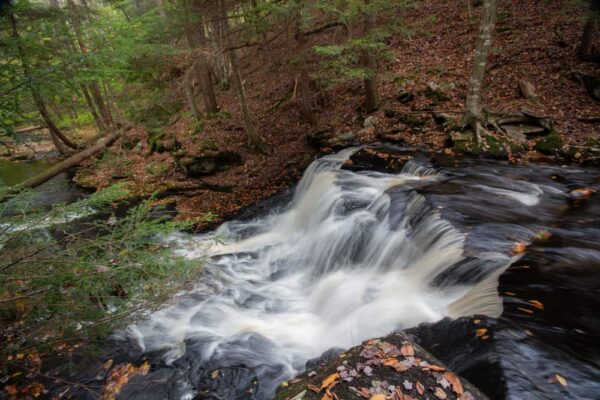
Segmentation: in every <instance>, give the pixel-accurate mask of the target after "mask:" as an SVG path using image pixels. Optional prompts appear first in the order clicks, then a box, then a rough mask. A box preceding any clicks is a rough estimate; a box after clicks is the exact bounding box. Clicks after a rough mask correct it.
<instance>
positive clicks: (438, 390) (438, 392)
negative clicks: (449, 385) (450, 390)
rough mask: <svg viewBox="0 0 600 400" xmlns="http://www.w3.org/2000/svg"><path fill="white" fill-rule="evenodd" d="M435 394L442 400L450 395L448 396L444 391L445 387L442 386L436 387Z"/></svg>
mask: <svg viewBox="0 0 600 400" xmlns="http://www.w3.org/2000/svg"><path fill="white" fill-rule="evenodd" d="M433 394H434V395H435V397H437V398H438V399H442V400H443V399H446V398H447V397H448V396H446V392H444V389H442V388H441V387H436V388H435V392H433Z"/></svg>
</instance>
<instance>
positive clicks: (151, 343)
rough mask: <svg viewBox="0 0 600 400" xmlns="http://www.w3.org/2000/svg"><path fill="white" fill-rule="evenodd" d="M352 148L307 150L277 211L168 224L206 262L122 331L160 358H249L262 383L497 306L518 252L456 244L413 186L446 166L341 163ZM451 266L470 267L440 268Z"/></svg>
mask: <svg viewBox="0 0 600 400" xmlns="http://www.w3.org/2000/svg"><path fill="white" fill-rule="evenodd" d="M357 150H358V149H349V150H344V151H342V152H340V153H338V154H335V155H330V156H326V157H323V158H321V159H319V160H316V161H315V162H313V163H312V165H311V166H310V167H309V168H308V169H307V170H306V172H305V174H304V176H303V178H302V180H301V181H300V183H299V184H298V186H297V188H296V191H295V194H294V197H293V199H292V200H291V202H290V203H289V204H288V205H287V207H286V208H283V209H282V210H281V211H279V212H277V213H273V214H271V215H268V216H265V217H262V218H259V219H257V220H253V221H248V222H231V223H226V224H224V225H223V226H221V227H220V228H219V229H218V230H217V231H216V232H214V233H213V234H211V235H200V236H184V235H181V236H178V237H177V238H175V240H176V243H177V246H178V250H177V252H178V253H179V254H180V255H183V256H186V257H189V258H198V259H200V260H203V261H204V262H205V264H206V265H205V269H204V273H203V276H202V278H201V279H200V282H199V283H198V284H197V286H196V287H195V288H194V290H192V291H190V292H186V293H185V294H184V295H182V297H181V299H178V301H177V302H176V303H175V304H174V305H171V306H169V307H167V308H165V309H163V310H161V311H158V312H156V313H154V314H152V315H151V316H150V317H149V318H148V319H147V320H146V321H144V322H142V323H140V324H138V325H135V326H132V327H130V328H129V329H128V331H127V334H128V335H129V336H130V337H134V338H135V339H136V340H137V342H138V343H139V345H140V347H141V348H142V349H143V350H144V351H146V352H150V351H162V352H164V356H163V358H164V361H165V362H166V363H167V364H169V363H174V362H176V360H177V359H179V358H180V357H182V356H183V355H184V354H185V353H186V352H187V351H189V349H190V347H193V348H194V351H196V352H198V357H199V360H198V362H201V363H203V364H204V365H207V366H212V367H226V366H233V365H244V366H246V367H249V368H254V369H255V373H256V375H257V376H258V377H259V379H261V378H264V379H263V386H262V390H263V393H264V396H265V397H267V396H268V395H270V394H272V392H273V390H274V388H275V385H277V384H278V382H280V381H281V380H284V379H287V378H288V377H290V376H291V375H292V374H294V373H296V372H298V371H299V370H302V369H303V368H304V365H305V363H306V361H307V360H308V359H310V358H313V357H316V356H319V355H320V354H321V353H323V352H324V351H326V350H328V349H330V348H334V347H336V348H340V347H341V348H347V347H351V346H353V345H356V344H358V343H360V342H361V341H363V340H365V339H367V338H371V337H377V336H382V335H385V334H387V333H389V332H390V331H392V330H394V329H399V328H407V327H412V326H415V325H417V324H419V323H422V322H433V321H437V320H440V319H442V318H444V317H448V316H450V317H458V316H463V315H472V314H476V313H483V314H487V315H490V316H499V315H500V313H501V311H502V302H501V300H500V297H499V296H498V294H497V278H498V276H499V274H500V273H501V272H502V271H503V270H504V269H505V268H506V267H507V266H508V265H509V264H510V263H511V262H512V261H513V260H512V258H511V257H510V256H508V255H506V254H501V253H499V252H490V251H487V252H481V253H480V254H477V255H475V256H474V255H473V254H471V255H469V257H467V256H465V254H464V247H465V241H466V235H465V234H464V233H461V232H460V231H459V230H458V229H456V228H455V227H454V226H453V225H452V224H451V223H450V222H448V221H446V220H444V219H443V218H442V216H441V213H440V212H439V210H438V209H436V208H435V207H433V206H432V205H430V204H429V202H428V201H427V199H426V198H425V197H424V196H423V195H421V194H419V193H418V191H417V190H416V189H417V188H419V187H422V186H425V185H429V184H432V183H436V182H442V181H443V180H445V179H447V177H446V176H445V175H444V173H442V172H440V171H436V170H434V169H430V168H427V167H425V166H422V165H419V164H418V163H417V162H414V161H409V162H408V163H407V164H406V165H405V166H404V168H403V170H402V171H401V173H399V174H386V173H380V172H373V171H364V172H352V171H348V170H344V169H342V166H343V164H344V162H345V161H346V160H347V159H348V158H349V157H350V156H351V155H352V154H353V153H354V152H356V151H357ZM217 239H218V240H217ZM457 271H458V272H459V273H460V274H462V275H468V276H471V277H472V278H471V279H469V280H467V281H466V282H465V281H462V282H461V281H459V280H456V279H448V276H450V275H452V274H453V273H455V272H456V273H458V272H457ZM473 276H474V278H473Z"/></svg>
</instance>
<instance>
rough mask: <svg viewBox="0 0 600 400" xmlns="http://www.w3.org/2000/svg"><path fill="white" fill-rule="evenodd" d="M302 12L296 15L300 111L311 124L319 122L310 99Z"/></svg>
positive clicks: (298, 3) (299, 4)
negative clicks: (304, 53) (304, 54)
mask: <svg viewBox="0 0 600 400" xmlns="http://www.w3.org/2000/svg"><path fill="white" fill-rule="evenodd" d="M297 5H298V6H301V3H300V2H297ZM301 22H302V14H301V12H298V15H297V16H296V34H295V38H296V56H297V57H298V60H297V63H298V79H299V80H300V81H299V83H298V86H299V88H300V113H301V114H302V116H303V117H304V119H305V120H306V121H307V122H308V123H310V124H311V125H316V124H317V118H316V117H315V113H314V112H313V109H312V104H311V100H310V76H309V75H308V71H307V70H306V63H305V62H304V57H303V54H302V53H303V52H304V47H305V42H306V40H305V37H304V35H303V34H302V26H301Z"/></svg>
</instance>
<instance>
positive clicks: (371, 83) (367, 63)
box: [363, 0, 380, 113]
mask: <svg viewBox="0 0 600 400" xmlns="http://www.w3.org/2000/svg"><path fill="white" fill-rule="evenodd" d="M364 2H365V7H367V8H368V7H369V6H370V4H371V1H370V0H364ZM375 18H376V15H375V13H374V12H372V11H371V10H368V9H367V11H366V13H365V16H364V23H363V26H364V28H363V30H364V32H363V34H364V36H365V37H366V36H368V35H369V34H370V32H371V30H372V29H373V28H374V26H375ZM363 58H364V60H363V66H364V68H365V69H366V70H367V76H366V77H365V78H364V80H363V86H364V90H365V110H366V112H367V113H372V112H373V111H376V110H377V109H378V108H379V102H380V97H379V90H378V89H377V75H376V74H377V60H376V59H375V54H373V51H372V50H365V53H364V55H363Z"/></svg>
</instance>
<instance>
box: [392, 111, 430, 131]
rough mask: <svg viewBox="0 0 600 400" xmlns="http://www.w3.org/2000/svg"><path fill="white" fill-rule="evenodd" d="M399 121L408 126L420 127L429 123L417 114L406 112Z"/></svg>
mask: <svg viewBox="0 0 600 400" xmlns="http://www.w3.org/2000/svg"><path fill="white" fill-rule="evenodd" d="M398 122H400V123H403V124H404V125H406V126H408V127H409V128H420V127H422V126H425V124H427V122H426V121H425V120H423V119H421V118H419V117H417V116H415V115H412V114H404V115H402V116H400V118H398Z"/></svg>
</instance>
